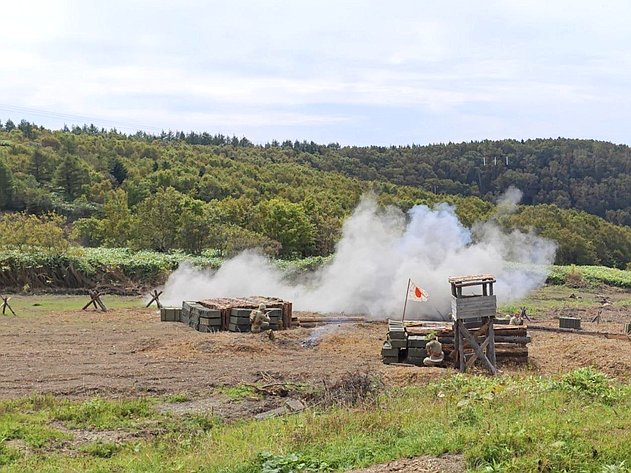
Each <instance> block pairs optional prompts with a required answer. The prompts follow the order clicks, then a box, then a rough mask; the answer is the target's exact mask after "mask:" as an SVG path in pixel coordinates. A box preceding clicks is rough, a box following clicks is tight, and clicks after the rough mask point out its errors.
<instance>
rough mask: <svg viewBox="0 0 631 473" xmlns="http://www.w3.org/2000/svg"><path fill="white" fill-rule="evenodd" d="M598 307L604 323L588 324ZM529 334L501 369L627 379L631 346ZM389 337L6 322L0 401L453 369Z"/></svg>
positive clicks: (2, 324) (135, 323)
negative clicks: (399, 347) (580, 371)
mask: <svg viewBox="0 0 631 473" xmlns="http://www.w3.org/2000/svg"><path fill="white" fill-rule="evenodd" d="M568 310H569V309H568ZM598 310H602V319H603V320H604V321H607V322H603V323H601V324H595V323H591V322H590V320H591V318H592V317H593V316H595V315H596V313H597V311H598ZM563 314H564V312H563V310H561V311H559V310H558V309H555V310H550V311H548V312H547V313H541V314H537V320H535V321H533V322H532V324H533V325H547V326H550V327H558V321H557V320H556V319H555V317H558V316H559V315H563ZM570 315H575V316H576V315H578V316H580V317H581V318H582V320H583V328H584V329H585V330H597V331H610V332H616V333H622V326H623V324H624V322H625V321H628V320H629V319H630V317H629V308H628V306H618V305H616V304H613V305H612V306H610V307H605V308H604V309H600V308H598V307H586V308H581V309H571V314H570ZM529 334H530V336H531V337H532V342H531V344H530V345H529V352H530V355H529V363H528V365H503V366H500V369H501V370H502V371H504V372H509V373H513V372H534V373H541V374H556V373H562V372H566V371H569V370H572V369H574V368H577V367H581V366H594V367H596V368H598V369H600V370H603V371H604V372H606V373H609V374H610V375H612V376H616V377H620V378H628V377H629V373H631V341H630V340H616V339H607V338H604V337H599V336H588V335H578V334H559V333H552V332H543V331H535V330H530V331H529ZM385 336H386V325H385V323H384V322H381V323H362V324H353V325H351V324H340V325H334V326H326V327H325V328H316V329H306V328H298V329H293V330H288V331H284V332H277V333H276V339H275V340H274V341H271V340H269V339H267V338H266V337H265V336H262V335H260V334H258V335H255V334H237V333H228V332H223V333H216V334H206V333H200V332H196V331H194V330H193V329H191V328H189V327H188V326H186V325H184V324H181V323H169V322H160V320H159V315H158V313H157V311H156V310H155V309H154V310H151V309H117V310H112V311H110V312H107V313H99V312H82V311H66V312H63V313H56V312H51V313H47V314H43V315H39V316H37V317H0V397H1V398H15V397H19V396H24V395H29V394H32V393H51V394H56V395H65V396H70V397H85V396H93V395H100V396H103V397H134V396H138V395H161V394H180V393H187V394H189V395H191V396H192V398H196V399H198V398H200V397H202V398H203V396H204V395H208V393H209V391H210V390H212V389H213V388H216V387H219V386H234V385H238V384H241V383H258V384H259V385H260V384H269V383H275V382H297V383H322V380H335V379H336V378H339V377H340V376H341V375H343V374H345V373H347V372H349V371H372V372H379V373H382V374H383V375H384V379H385V380H386V383H389V384H395V385H396V384H404V383H410V382H418V383H424V382H427V381H428V380H429V379H432V378H436V377H440V376H444V375H445V373H447V372H448V371H449V370H443V369H438V368H431V369H430V368H417V367H406V366H388V365H384V364H382V363H381V360H380V348H381V345H382V342H383V341H384V340H385ZM306 342H308V343H306ZM244 402H246V401H244ZM211 404H212V403H211ZM219 404H220V405H221V403H219ZM220 405H219V406H212V405H211V406H210V407H211V408H214V407H217V408H218V409H219V408H220ZM246 409H248V407H247V406H246ZM253 409H254V408H253ZM260 409H261V408H260V406H258V407H256V409H254V410H260Z"/></svg>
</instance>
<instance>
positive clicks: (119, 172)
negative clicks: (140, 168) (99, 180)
mask: <svg viewBox="0 0 631 473" xmlns="http://www.w3.org/2000/svg"><path fill="white" fill-rule="evenodd" d="M109 172H110V175H111V176H112V178H113V180H114V187H119V186H120V185H121V184H122V183H123V182H124V181H125V179H127V176H128V172H127V167H126V166H125V164H124V163H123V162H122V161H121V160H120V159H119V158H114V159H112V161H111V163H110V168H109Z"/></svg>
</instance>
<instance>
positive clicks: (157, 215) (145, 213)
mask: <svg viewBox="0 0 631 473" xmlns="http://www.w3.org/2000/svg"><path fill="white" fill-rule="evenodd" d="M183 197H184V196H183V195H182V194H181V193H179V192H178V191H176V190H175V189H173V188H172V187H168V188H166V189H160V190H158V192H156V193H155V194H154V195H152V196H150V197H149V198H147V199H146V200H144V201H142V202H141V203H140V204H138V207H137V208H136V215H137V222H138V223H137V226H136V232H135V234H136V235H135V241H136V245H137V246H139V247H141V248H147V249H152V250H156V251H170V250H172V249H174V248H177V243H178V237H179V235H178V234H179V225H180V222H181V214H182V207H183V206H182V201H183Z"/></svg>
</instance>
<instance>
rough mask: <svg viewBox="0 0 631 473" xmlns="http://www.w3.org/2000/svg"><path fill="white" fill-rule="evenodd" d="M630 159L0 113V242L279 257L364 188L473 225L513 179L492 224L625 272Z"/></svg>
mask: <svg viewBox="0 0 631 473" xmlns="http://www.w3.org/2000/svg"><path fill="white" fill-rule="evenodd" d="M495 158H497V163H496V159H495ZM507 160H508V161H507ZM485 161H486V165H484V162H485ZM629 161H630V160H629V149H628V147H626V146H616V145H612V144H609V143H601V142H593V141H578V140H563V139H558V140H536V141H528V142H517V141H498V142H491V141H488V142H481V143H463V144H448V145H431V146H407V147H391V148H378V147H369V148H357V147H340V146H339V145H337V144H330V145H318V144H315V143H306V142H302V143H299V142H290V141H286V142H283V143H278V142H272V143H269V144H267V145H261V146H260V145H254V144H252V143H251V142H249V141H248V140H247V139H245V138H240V139H239V138H236V137H232V138H231V137H226V136H222V135H210V134H207V133H202V134H197V133H188V134H185V133H182V132H178V133H170V132H169V133H166V132H165V133H163V134H162V135H160V136H152V135H147V134H145V133H137V134H135V135H131V136H130V135H126V134H123V133H119V132H117V131H116V130H110V131H106V130H102V129H98V128H96V127H94V126H84V127H81V128H80V127H73V128H72V129H67V128H65V129H64V130H59V131H51V130H47V129H44V128H42V127H39V126H37V125H35V124H32V123H29V122H26V121H21V122H20V123H19V124H18V125H15V124H14V123H13V122H11V121H7V122H6V123H4V124H2V123H0V210H3V211H5V213H4V215H3V217H2V225H3V228H2V230H3V231H2V232H0V246H4V247H12V248H13V247H15V248H22V249H24V248H28V247H32V246H38V245H39V246H42V244H41V243H37V242H36V239H35V240H34V239H33V238H30V239H29V235H30V236H32V235H37V234H42V233H41V232H39V233H38V230H36V229H37V228H48V229H49V231H46V232H44V233H43V234H55V235H57V233H54V231H57V232H61V234H63V235H62V236H61V237H59V238H53V239H52V240H53V241H52V242H49V243H50V244H52V246H53V247H55V244H54V242H59V241H64V240H69V241H71V242H74V243H78V244H81V245H84V246H107V247H128V248H132V249H138V250H140V249H148V250H155V251H160V252H169V251H172V250H175V249H181V250H184V251H186V252H188V253H192V254H199V253H201V252H202V251H204V250H206V249H208V248H212V249H214V250H216V251H217V252H218V254H220V255H230V254H234V253H235V252H238V251H240V250H242V249H244V248H249V247H253V246H256V247H260V248H263V249H264V251H266V252H267V253H268V254H270V255H280V256H282V257H303V256H311V255H328V254H330V253H331V252H332V251H333V250H334V246H335V243H336V241H337V239H338V238H339V235H340V230H341V225H342V222H343V221H344V219H345V218H346V217H347V216H348V215H349V214H350V212H351V211H352V210H353V208H354V207H355V205H356V204H357V202H358V201H359V198H360V196H361V195H362V194H363V193H365V192H367V191H372V192H374V193H375V194H376V195H377V196H378V198H379V200H380V202H381V203H383V204H392V205H396V206H398V207H400V208H402V209H404V210H406V209H408V208H410V207H411V206H413V205H415V204H430V205H431V204H433V203H437V202H445V201H446V202H449V203H451V204H453V205H455V207H456V211H457V213H458V215H459V217H460V218H461V220H462V221H463V223H464V224H465V225H472V224H473V223H474V222H475V221H478V220H485V219H488V218H490V217H492V216H494V214H495V210H496V209H495V205H494V203H493V202H494V200H495V199H496V198H497V196H498V195H499V194H500V193H501V192H503V191H504V190H506V188H508V186H509V185H514V186H516V187H518V188H520V189H521V190H522V191H523V192H524V203H525V204H528V205H523V206H520V208H519V210H518V211H517V212H516V213H515V214H513V215H510V216H502V217H501V218H499V219H498V221H499V222H500V224H502V225H503V226H505V227H506V228H520V229H524V230H531V229H534V230H536V231H537V232H539V233H541V234H543V235H544V236H547V237H549V238H552V239H554V240H556V241H557V242H558V243H559V251H558V255H557V262H558V263H560V264H570V263H579V264H603V265H607V266H612V267H619V268H623V267H625V266H626V265H627V264H628V263H629V262H630V261H631V228H629V227H628V226H626V225H625V224H628V223H629V221H630V219H631V217H630V216H631V214H630V212H631V205H630V196H631V176H630V173H629V170H630V169H629V167H630V164H629ZM506 162H508V163H509V165H508V166H507V165H506ZM568 207H573V208H575V209H576V210H574V209H568ZM7 211H8V212H7ZM17 212H24V214H20V213H17ZM35 216H37V217H35ZM601 217H604V218H601ZM620 224H622V225H620ZM38 225H39V226H43V227H38ZM18 227H19V228H26V229H30V230H27V231H25V232H16V231H15V229H16V228H18ZM10 229H13V230H10ZM53 229H56V230H54V231H53ZM50 232H53V233H50ZM61 234H60V235H61ZM47 244H48V243H44V244H43V246H46V245H47ZM62 246H63V245H62ZM58 249H59V248H58ZM61 250H63V248H61Z"/></svg>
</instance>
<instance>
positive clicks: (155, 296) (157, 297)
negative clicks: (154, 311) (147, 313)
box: [147, 289, 162, 309]
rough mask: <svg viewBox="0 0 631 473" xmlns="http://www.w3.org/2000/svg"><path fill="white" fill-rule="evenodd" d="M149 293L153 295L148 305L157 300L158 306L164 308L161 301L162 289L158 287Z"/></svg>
mask: <svg viewBox="0 0 631 473" xmlns="http://www.w3.org/2000/svg"><path fill="white" fill-rule="evenodd" d="M149 295H150V296H151V300H150V301H149V302H148V303H147V307H149V306H150V305H151V304H153V303H154V302H155V303H156V306H158V309H162V303H161V302H160V296H161V295H162V291H158V290H157V289H155V290H154V291H153V292H150V293H149Z"/></svg>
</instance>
